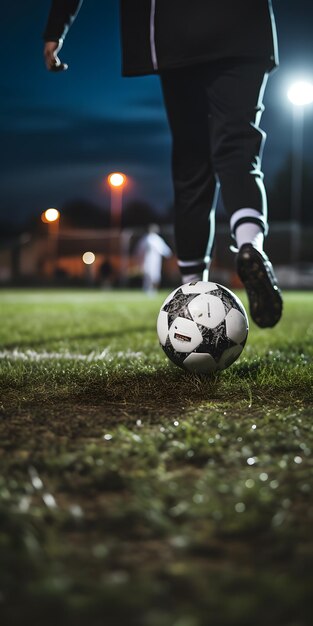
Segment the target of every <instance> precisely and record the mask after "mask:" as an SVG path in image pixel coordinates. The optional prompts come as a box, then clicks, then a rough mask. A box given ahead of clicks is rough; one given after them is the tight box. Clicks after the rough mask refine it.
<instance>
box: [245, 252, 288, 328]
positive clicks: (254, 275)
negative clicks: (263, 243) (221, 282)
mask: <svg viewBox="0 0 313 626" xmlns="http://www.w3.org/2000/svg"><path fill="white" fill-rule="evenodd" d="M267 263H269V264H270V262H269V261H267ZM237 272H238V276H239V278H240V280H241V281H242V282H243V284H244V286H245V289H246V292H247V295H248V299H249V306H250V314H251V317H252V319H253V320H254V322H255V323H256V324H257V325H258V326H260V328H272V327H273V326H275V325H276V324H277V322H279V320H280V318H281V314H282V308H283V301H282V297H281V293H280V290H279V288H278V287H277V285H276V284H275V282H276V281H275V277H274V272H273V271H272V269H271V264H270V267H269V268H268V271H267V269H266V266H265V265H264V263H263V260H262V257H259V256H258V255H257V254H255V255H253V254H251V253H250V251H244V252H243V253H242V255H241V256H239V257H238V260H237ZM269 274H270V275H269Z"/></svg>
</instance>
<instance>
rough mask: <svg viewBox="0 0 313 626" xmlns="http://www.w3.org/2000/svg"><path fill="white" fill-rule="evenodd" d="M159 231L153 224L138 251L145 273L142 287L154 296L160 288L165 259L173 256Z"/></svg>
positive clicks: (142, 239) (140, 242)
mask: <svg viewBox="0 0 313 626" xmlns="http://www.w3.org/2000/svg"><path fill="white" fill-rule="evenodd" d="M159 231H160V229H159V227H158V226H157V225H156V224H151V225H150V226H149V227H148V231H147V233H145V235H143V237H141V239H140V240H139V242H138V245H137V249H136V254H137V255H138V257H139V260H140V263H141V267H142V273H143V283H142V287H143V290H144V291H145V292H146V293H147V294H154V293H155V292H156V291H157V289H158V288H159V286H160V282H161V275H162V259H163V257H165V258H169V257H170V256H172V250H171V249H170V247H169V246H168V245H167V243H165V241H164V239H162V237H161V236H160V235H159Z"/></svg>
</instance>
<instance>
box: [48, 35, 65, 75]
mask: <svg viewBox="0 0 313 626" xmlns="http://www.w3.org/2000/svg"><path fill="white" fill-rule="evenodd" d="M62 46H63V39H59V41H58V42H57V41H46V43H45V47H44V57H45V63H46V68H47V70H49V72H62V71H64V70H67V68H68V65H67V64H66V63H62V62H61V61H60V59H59V57H58V52H60V50H61V48H62Z"/></svg>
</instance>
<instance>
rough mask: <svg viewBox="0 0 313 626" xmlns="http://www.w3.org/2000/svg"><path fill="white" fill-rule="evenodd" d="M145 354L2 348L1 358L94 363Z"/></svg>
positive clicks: (105, 350)
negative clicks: (82, 352)
mask: <svg viewBox="0 0 313 626" xmlns="http://www.w3.org/2000/svg"><path fill="white" fill-rule="evenodd" d="M142 356H143V353H142V352H134V351H133V350H126V351H125V352H124V351H122V350H120V351H118V352H113V351H111V350H110V349H109V348H105V349H104V350H102V352H89V354H80V353H76V352H69V351H68V350H65V351H64V352H47V351H46V350H42V351H41V352H37V351H36V350H30V349H29V350H24V351H22V350H19V349H18V348H15V349H14V350H1V351H0V360H5V359H7V360H10V361H60V360H65V361H86V362H88V363H92V362H94V361H108V362H109V361H112V359H114V358H118V359H127V360H129V359H140V358H141V357H142Z"/></svg>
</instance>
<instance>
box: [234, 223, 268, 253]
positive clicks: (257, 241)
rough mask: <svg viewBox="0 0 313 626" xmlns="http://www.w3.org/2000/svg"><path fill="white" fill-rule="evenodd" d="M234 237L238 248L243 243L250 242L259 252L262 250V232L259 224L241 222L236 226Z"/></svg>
mask: <svg viewBox="0 0 313 626" xmlns="http://www.w3.org/2000/svg"><path fill="white" fill-rule="evenodd" d="M235 237H236V242H237V248H238V250H240V248H241V246H242V245H243V244H244V243H251V244H252V245H253V247H254V248H256V249H257V250H258V251H259V252H262V251H263V243H264V232H263V229H262V228H261V226H259V224H255V223H254V222H243V223H242V224H240V225H239V226H237V228H236V233H235Z"/></svg>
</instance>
